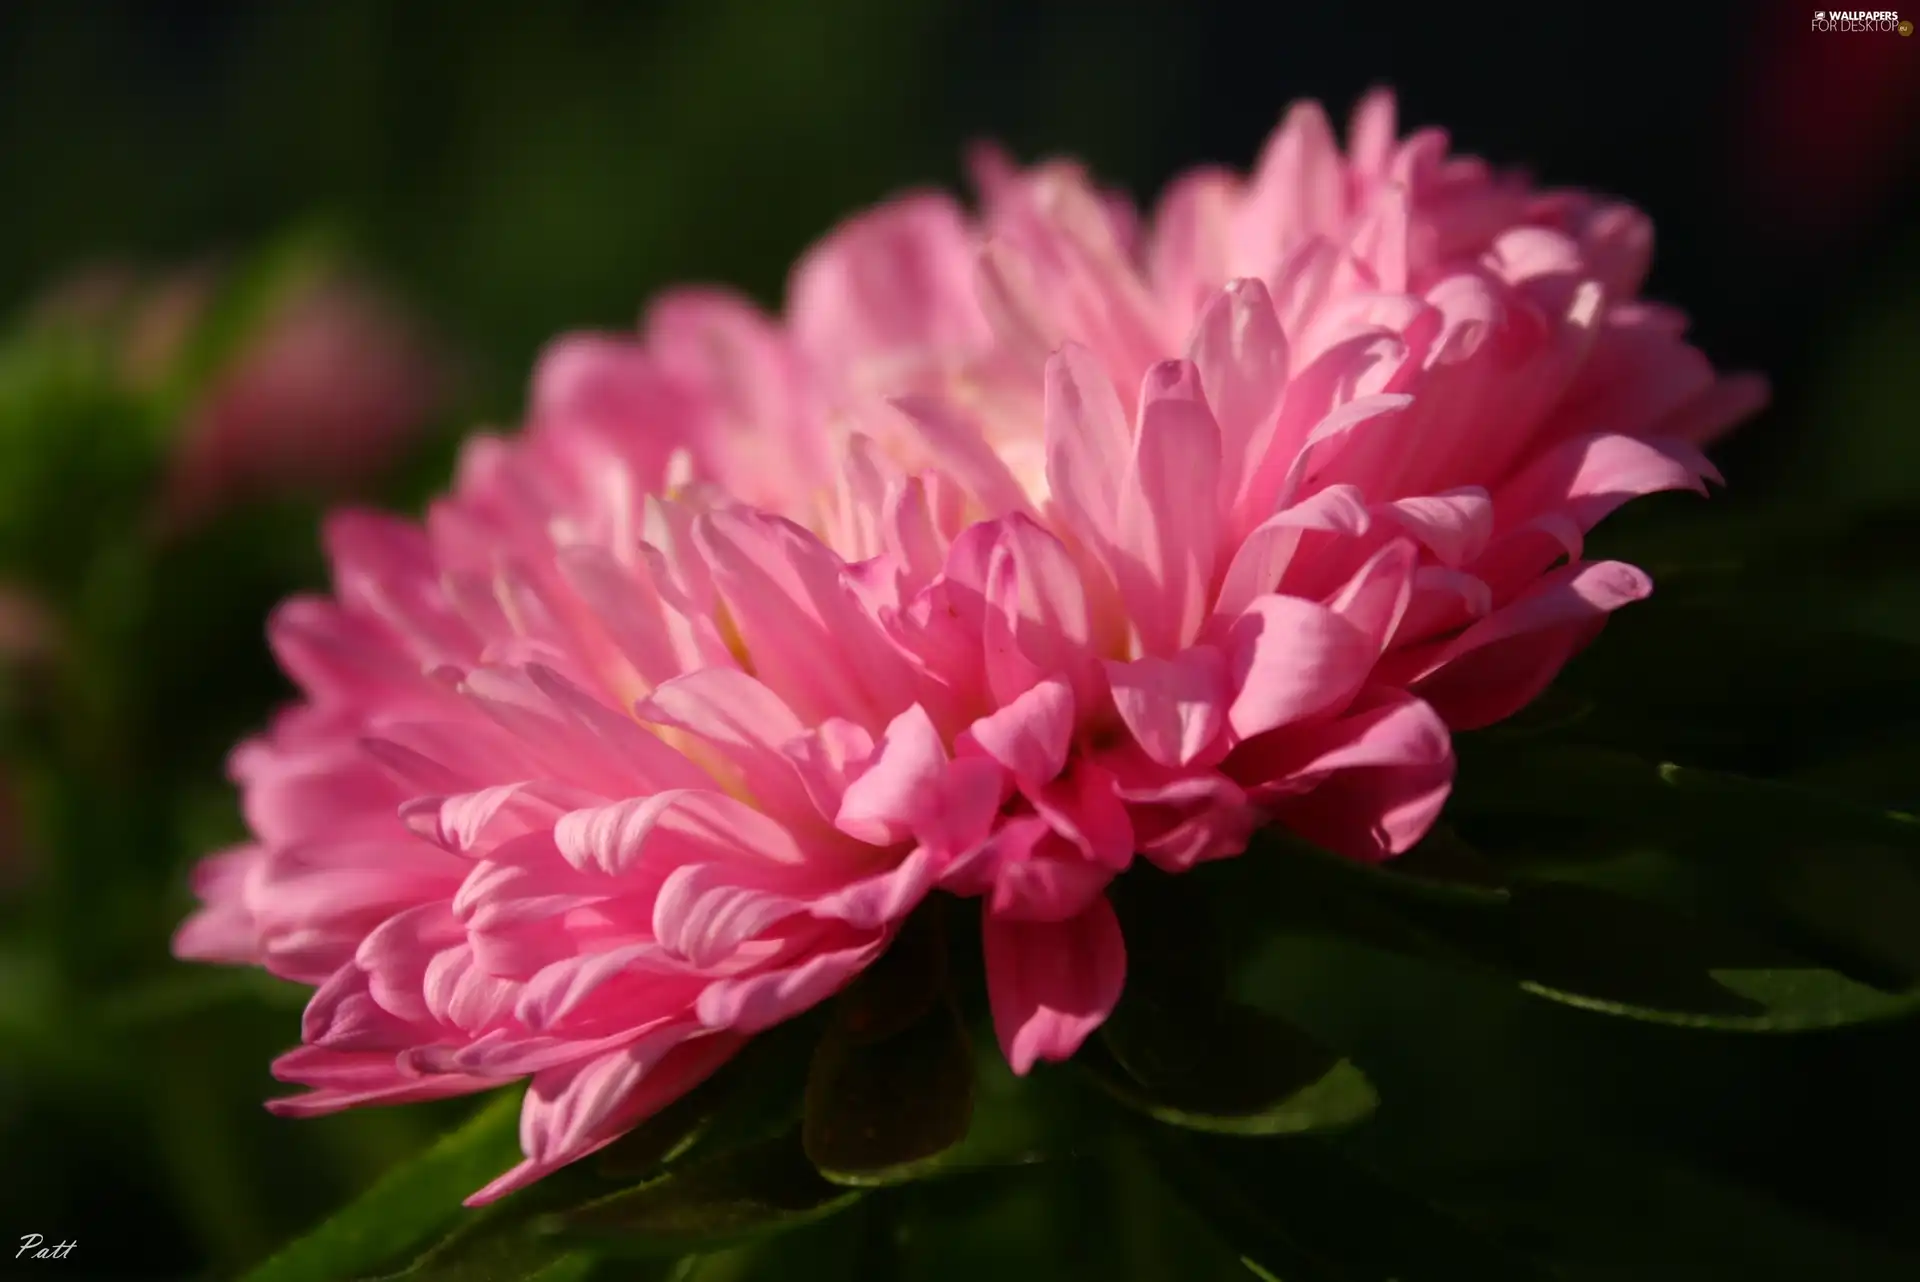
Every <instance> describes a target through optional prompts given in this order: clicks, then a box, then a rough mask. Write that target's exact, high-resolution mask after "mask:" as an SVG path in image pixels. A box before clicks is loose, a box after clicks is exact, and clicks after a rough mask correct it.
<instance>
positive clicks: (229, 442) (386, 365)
mask: <svg viewBox="0 0 1920 1282" xmlns="http://www.w3.org/2000/svg"><path fill="white" fill-rule="evenodd" d="M183 305H185V306H189V307H190V306H191V302H190V300H188V299H186V298H184V297H182V296H179V295H178V294H177V291H170V292H169V293H168V294H164V295H162V296H161V298H160V299H158V300H156V302H155V303H154V304H153V305H152V306H151V307H150V308H149V311H148V315H147V316H146V317H145V318H144V320H145V322H146V323H145V324H144V325H143V326H142V330H141V332H140V333H139V334H138V335H137V336H136V337H138V338H139V339H140V340H141V342H140V344H139V346H138V347H137V348H136V351H135V352H134V353H133V355H134V356H135V358H136V359H138V360H141V361H142V362H143V363H145V364H151V362H152V360H153V351H152V349H153V347H154V346H155V344H158V343H164V342H165V333H166V332H167V331H168V329H169V327H170V326H171V328H173V329H176V330H177V328H178V321H177V320H175V319H174V318H173V316H172V315H171V313H170V312H169V308H170V307H171V308H172V310H173V311H176V312H177V311H178V310H179V309H180V308H181V307H182V306H183ZM446 385H447V373H446V369H445V366H444V364H443V362H442V360H441V358H440V356H439V355H438V354H437V353H435V352H434V351H433V350H432V349H431V347H430V346H429V344H428V343H427V341H426V339H425V338H424V336H423V335H422V333H421V331H420V330H419V329H418V327H416V326H415V325H414V324H413V322H412V321H410V320H408V319H407V318H406V317H404V316H403V315H402V314H401V313H400V311H399V310H398V308H397V307H396V306H395V305H394V304H393V303H392V302H391V301H389V300H388V299H387V298H385V297H383V296H382V295H380V294H378V293H376V292H374V291H373V290H372V289H370V288H369V287H367V286H365V285H362V284H359V283H357V282H354V281H350V280H347V279H344V278H341V279H332V280H327V281H323V282H321V283H319V284H317V285H315V286H313V287H311V288H308V289H305V290H302V291H301V292H299V293H297V294H296V295H295V296H294V297H293V298H292V299H290V300H289V301H288V302H286V303H285V304H284V305H282V306H281V307H280V308H279V309H278V310H276V311H275V312H274V313H273V314H272V315H271V316H270V317H269V319H268V320H267V321H266V323H265V326H264V328H263V330H262V332H261V333H259V334H258V335H256V336H254V337H253V338H251V339H250V340H249V341H248V342H247V343H246V344H245V345H244V346H243V348H242V349H241V351H240V352H239V354H238V355H237V357H236V358H235V359H234V361H233V363H232V365H231V366H230V367H229V368H228V369H226V370H224V371H223V372H222V373H221V374H220V375H219V376H218V377H217V378H216V379H215V381H214V383H213V385H212V387H211V388H210V389H209V390H208V392H207V393H206V395H205V396H204V397H203V399H202V400H201V403H200V404H199V405H198V407H197V408H196V409H195V410H194V411H193V413H192V415H191V418H190V421H189V422H188V424H187V426H186V428H185V435H184V436H183V437H182V439H181V442H180V445H179V448H178V451H177V453H176V455H175V457H174V460H173V463H174V466H173V474H172V476H171V478H170V479H169V482H168V489H167V494H166V500H165V512H166V516H167V519H168V520H169V521H170V522H174V523H178V524H191V523H193V522H196V521H198V520H201V519H203V518H204V517H205V516H206V515H207V514H208V513H210V512H211V511H213V510H214V509H216V508H218V507H221V506H224V505H225V504H227V503H230V502H232V501H233V500H235V499H236V498H239V497H241V496H243V495H248V494H278V493H302V494H319V495H340V494H349V493H352V492H354V491H356V490H358V489H360V488H362V487H364V486H365V485H367V484H368V483H370V482H371V481H373V480H374V479H376V478H377V477H379V476H380V474H381V473H383V472H384V471H386V470H387V469H388V468H389V467H391V466H392V465H393V464H394V463H395V462H397V461H398V460H399V458H400V456H401V454H402V452H403V451H404V450H405V449H406V447H407V446H408V444H409V443H410V441H411V440H412V438H413V437H414V436H415V435H416V434H417V433H418V432H419V431H420V429H421V428H423V427H424V426H425V425H426V422H427V420H428V418H429V417H430V416H431V415H432V414H433V413H434V412H435V410H436V409H437V407H438V406H439V404H440V402H441V400H442V398H443V397H444V395H445V391H446Z"/></svg>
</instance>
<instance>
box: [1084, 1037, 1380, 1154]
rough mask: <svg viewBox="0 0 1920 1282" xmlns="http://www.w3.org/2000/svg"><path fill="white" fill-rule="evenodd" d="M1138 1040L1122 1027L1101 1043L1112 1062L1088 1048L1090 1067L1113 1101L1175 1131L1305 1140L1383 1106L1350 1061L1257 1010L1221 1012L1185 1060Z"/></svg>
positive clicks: (1359, 1119) (1363, 1117)
mask: <svg viewBox="0 0 1920 1282" xmlns="http://www.w3.org/2000/svg"><path fill="white" fill-rule="evenodd" d="M1109 1027H1111V1024H1110V1025H1109ZM1132 1038H1133V1030H1131V1029H1124V1028H1123V1029H1115V1030H1113V1032H1112V1033H1111V1034H1110V1035H1108V1036H1107V1037H1105V1038H1104V1040H1103V1043H1102V1045H1103V1046H1104V1048H1105V1051H1106V1054H1107V1055H1108V1056H1111V1059H1112V1064H1111V1066H1110V1065H1109V1064H1108V1063H1106V1062H1104V1061H1103V1057H1102V1055H1101V1053H1100V1051H1099V1050H1093V1051H1087V1052H1082V1054H1083V1056H1084V1058H1085V1059H1086V1066H1087V1068H1088V1069H1089V1070H1090V1071H1091V1072H1092V1073H1093V1074H1094V1077H1095V1079H1096V1080H1097V1081H1098V1082H1099V1083H1100V1084H1101V1086H1102V1087H1104V1088H1105V1089H1106V1090H1107V1091H1108V1093H1110V1094H1111V1095H1113V1096H1114V1098H1116V1099H1118V1100H1120V1101H1121V1102H1122V1103H1124V1104H1127V1105H1128V1106H1130V1107H1132V1108H1135V1109H1138V1110H1139V1111H1140V1112H1142V1113H1145V1114H1146V1115H1147V1116H1149V1117H1152V1118H1154V1119H1156V1120H1158V1121H1162V1122H1165V1123H1167V1124H1169V1125H1172V1126H1180V1127H1184V1128H1187V1129H1189V1130H1196V1131H1211V1132H1214V1133H1217V1134H1222V1135H1247V1136H1263V1135H1298V1134H1303V1133H1306V1132H1310V1131H1333V1130H1340V1129H1343V1128H1345V1127H1349V1126H1354V1125H1357V1124H1359V1123H1361V1122H1364V1121H1365V1120H1367V1118H1369V1117H1371V1116H1372V1115H1373V1113H1374V1111H1375V1110H1376V1109H1377V1108H1378V1107H1379V1104H1380V1097H1379V1095H1378V1094H1377V1093H1376V1092H1375V1091H1374V1089H1373V1083H1372V1082H1370V1081H1368V1080H1367V1075H1366V1074H1365V1073H1363V1072H1361V1071H1360V1069H1359V1068H1358V1067H1357V1066H1355V1065H1354V1064H1353V1062H1352V1061H1351V1060H1347V1059H1344V1058H1342V1057H1341V1056H1339V1055H1337V1054H1335V1053H1334V1052H1332V1051H1329V1050H1327V1049H1326V1048H1325V1047H1323V1046H1321V1045H1320V1044H1319V1043H1317V1042H1315V1041H1314V1040H1313V1039H1312V1038H1310V1037H1308V1036H1306V1034H1304V1033H1301V1032H1300V1031H1299V1030H1297V1029H1295V1028H1292V1027H1290V1026H1289V1025H1287V1024H1286V1023H1284V1022H1282V1021H1281V1020H1279V1019H1277V1018H1275V1017H1274V1016H1272V1015H1269V1014H1267V1013H1266V1012H1264V1011H1259V1010H1255V1009H1253V1008H1251V1007H1245V1006H1235V1007H1228V1008H1226V1009H1225V1010H1223V1011H1220V1012H1218V1013H1217V1014H1216V1015H1215V1016H1214V1017H1213V1018H1212V1019H1210V1020H1209V1021H1208V1025H1207V1026H1206V1027H1205V1028H1204V1029H1196V1030H1195V1032H1194V1040H1193V1041H1192V1042H1191V1043H1189V1045H1190V1046H1191V1050H1192V1053H1191V1054H1190V1055H1183V1056H1181V1057H1180V1058H1179V1059H1169V1058H1168V1057H1166V1055H1165V1053H1164V1052H1165V1049H1166V1047H1167V1046H1168V1043H1167V1042H1164V1041H1162V1042H1159V1043H1158V1044H1154V1045H1150V1044H1148V1043H1147V1041H1146V1039H1138V1040H1131V1039H1132ZM1123 1056H1125V1058H1123ZM1115 1068H1118V1069H1119V1071H1118V1072H1115V1071H1114V1069H1115Z"/></svg>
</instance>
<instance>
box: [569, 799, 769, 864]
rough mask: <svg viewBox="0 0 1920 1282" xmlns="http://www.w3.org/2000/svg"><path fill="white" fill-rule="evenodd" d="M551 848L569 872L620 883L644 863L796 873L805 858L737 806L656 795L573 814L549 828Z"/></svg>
mask: <svg viewBox="0 0 1920 1282" xmlns="http://www.w3.org/2000/svg"><path fill="white" fill-rule="evenodd" d="M553 839H554V843H555V844H556V845H557V846H558V847H559V849H560V853H561V855H562V856H564V857H565V859H566V861H567V862H568V863H569V864H571V865H572V866H573V867H575V868H581V869H596V870H598V871H600V872H604V873H606V874H607V875H609V876H613V877H620V876H625V875H628V874H629V873H630V871H631V870H633V869H635V868H638V867H640V866H641V865H642V862H643V861H645V862H646V863H648V864H652V865H654V866H657V867H662V868H672V867H676V866H678V865H681V864H684V863H704V862H718V863H732V864H739V865H742V866H745V867H750V868H755V869H761V870H772V869H775V868H779V867H788V868H796V867H800V866H802V865H803V864H805V862H806V855H805V853H804V852H803V851H802V850H801V848H800V846H799V844H798V843H797V842H795V840H794V839H793V836H792V834H791V833H789V832H788V831H787V830H786V829H785V828H783V827H781V826H780V825H779V824H778V823H776V822H774V821H773V820H772V819H769V818H768V817H767V816H766V815H764V814H762V813H761V812H760V811H758V810H756V809H754V808H753V807H752V806H749V805H747V804H745V803H744V802H740V801H736V800H735V799H734V798H732V797H729V796H727V795H725V794H724V793H718V792H694V791H686V790H683V791H677V792H663V793H657V794H655V795H654V796H651V797H636V798H632V799H630V800H627V801H617V802H614V803H613V804H611V805H606V806H597V807H595V808H593V809H591V810H576V811H573V812H571V813H570V814H567V815H564V816H562V817H561V819H560V820H559V822H557V823H556V824H555V825H554V828H553Z"/></svg>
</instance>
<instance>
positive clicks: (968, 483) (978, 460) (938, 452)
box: [892, 395, 1031, 516]
mask: <svg viewBox="0 0 1920 1282" xmlns="http://www.w3.org/2000/svg"><path fill="white" fill-rule="evenodd" d="M892 404H893V407H894V408H895V409H897V410H899V411H900V413H901V414H902V415H903V416H904V417H905V418H906V420H907V422H909V423H910V424H912V425H913V427H914V429H915V430H916V431H917V433H918V435H919V438H920V443H921V444H922V445H924V446H925V447H926V449H927V452H928V453H929V454H930V455H932V456H933V460H934V463H935V465H936V466H937V467H938V468H939V469H940V470H941V471H943V472H945V473H946V474H947V475H948V476H950V477H952V478H953V480H955V481H956V482H958V483H959V485H960V487H961V488H962V489H964V490H966V491H967V492H968V493H969V494H971V495H973V497H974V498H975V499H976V500H978V502H979V503H980V505H981V507H983V508H984V509H986V511H987V512H988V514H989V515H992V516H1001V515H1004V514H1006V513H1008V512H1025V511H1028V510H1030V508H1031V504H1029V502H1028V501H1027V494H1026V491H1025V490H1023V489H1021V488H1020V482H1019V481H1017V480H1016V479H1014V475H1013V473H1012V472H1010V471H1009V470H1007V465H1006V463H1005V462H1004V461H1003V460H1002V459H1001V457H1000V456H999V455H998V454H997V453H995V452H994V450H993V447H992V446H990V445H989V444H987V438H986V435H985V433H984V431H983V430H982V428H981V425H980V423H979V421H978V420H977V419H975V418H974V416H973V415H972V414H971V413H969V412H968V411H967V410H964V409H962V408H960V407H959V406H957V405H953V404H950V403H948V402H946V401H943V400H939V399H936V398H934V397H931V396H918V395H916V396H900V397H896V398H894V400H893V402H892Z"/></svg>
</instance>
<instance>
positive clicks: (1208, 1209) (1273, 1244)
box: [1144, 1130, 1554, 1282]
mask: <svg viewBox="0 0 1920 1282" xmlns="http://www.w3.org/2000/svg"><path fill="white" fill-rule="evenodd" d="M1144 1143H1145V1147H1146V1150H1147V1152H1148V1153H1149V1155H1150V1156H1151V1157H1152V1158H1153V1159H1154V1160H1155V1162H1156V1164H1157V1165H1158V1167H1159V1169H1160V1170H1161V1172H1162V1174H1163V1175H1164V1176H1165V1177H1166V1178H1167V1180H1168V1182H1169V1183H1170V1184H1171V1185H1172V1186H1173V1187H1174V1188H1175V1189H1176V1190H1177V1191H1178V1192H1179V1193H1180V1194H1181V1195H1182V1196H1183V1197H1184V1198H1185V1199H1186V1200H1187V1202H1188V1204H1189V1205H1191V1206H1192V1207H1193V1209H1194V1210H1195V1211H1196V1212H1197V1213H1198V1214H1200V1215H1201V1216H1202V1217H1203V1218H1204V1219H1206V1220H1207V1221H1208V1222H1209V1223H1210V1224H1212V1225H1213V1226H1214V1229H1215V1231H1216V1232H1218V1233H1220V1234H1221V1236H1223V1237H1224V1238H1225V1239H1226V1241H1227V1243H1228V1244H1229V1245H1230V1246H1231V1247H1232V1249H1233V1250H1234V1251H1235V1252H1237V1253H1238V1254H1239V1255H1240V1256H1241V1258H1242V1262H1243V1263H1245V1264H1246V1265H1247V1267H1248V1268H1249V1269H1250V1270H1252V1271H1253V1272H1254V1273H1255V1275H1256V1276H1261V1277H1277V1278H1284V1279H1286V1282H1454V1279H1472V1282H1544V1280H1545V1279H1548V1278H1551V1277H1553V1276H1554V1274H1553V1273H1552V1272H1551V1271H1550V1270H1548V1269H1547V1268H1546V1267H1545V1266H1543V1265H1541V1264H1539V1263H1538V1262H1536V1261H1533V1260H1530V1259H1527V1258H1526V1257H1525V1256H1523V1255H1521V1254H1519V1253H1517V1252H1515V1251H1513V1250H1512V1249H1511V1248H1509V1247H1507V1246H1506V1245H1504V1244H1503V1243H1501V1242H1499V1241H1498V1240H1496V1239H1494V1238H1492V1237H1490V1236H1488V1235H1486V1234H1484V1233H1482V1232H1480V1231H1479V1230H1477V1229H1475V1228H1473V1227H1471V1226H1469V1225H1468V1224H1467V1223H1465V1222H1463V1221H1461V1220H1458V1219H1456V1218H1454V1217H1453V1216H1452V1215H1450V1214H1448V1213H1447V1212H1445V1211H1443V1210H1441V1209H1439V1208H1437V1207H1435V1206H1433V1205H1432V1204H1431V1203H1429V1202H1427V1201H1426V1200H1424V1199H1423V1198H1421V1197H1419V1196H1417V1195H1414V1194H1411V1193H1409V1192H1407V1191H1405V1190H1403V1189H1401V1188H1399V1187H1397V1186H1395V1185H1393V1184H1390V1183H1388V1182H1387V1181H1385V1180H1382V1179H1380V1178H1379V1177H1378V1176H1376V1175H1374V1174H1372V1173H1371V1172H1369V1171H1367V1170H1366V1169H1364V1168H1362V1167H1360V1166H1358V1165H1356V1164H1355V1163H1353V1162H1352V1161H1350V1160H1348V1159H1346V1158H1345V1157H1343V1156H1341V1155H1340V1154H1339V1153H1338V1152H1337V1151H1335V1150H1334V1149H1333V1148H1332V1147H1330V1146H1329V1145H1327V1144H1325V1143H1323V1142H1320V1141H1317V1140H1310V1139H1302V1140H1291V1141H1286V1142H1267V1143H1260V1142H1250V1141H1245V1140H1236V1139H1226V1138H1219V1137H1213V1136H1205V1135H1193V1134H1182V1133H1179V1132H1173V1131H1166V1130H1157V1131H1152V1132H1149V1133H1148V1134H1147V1135H1146V1136H1145V1139H1144Z"/></svg>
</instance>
